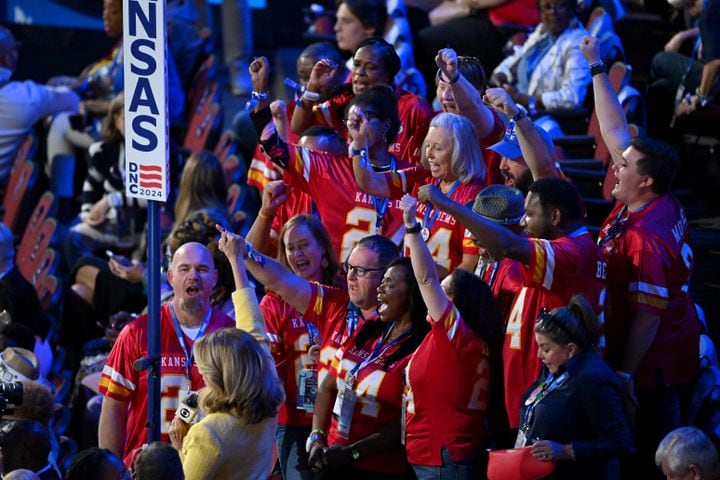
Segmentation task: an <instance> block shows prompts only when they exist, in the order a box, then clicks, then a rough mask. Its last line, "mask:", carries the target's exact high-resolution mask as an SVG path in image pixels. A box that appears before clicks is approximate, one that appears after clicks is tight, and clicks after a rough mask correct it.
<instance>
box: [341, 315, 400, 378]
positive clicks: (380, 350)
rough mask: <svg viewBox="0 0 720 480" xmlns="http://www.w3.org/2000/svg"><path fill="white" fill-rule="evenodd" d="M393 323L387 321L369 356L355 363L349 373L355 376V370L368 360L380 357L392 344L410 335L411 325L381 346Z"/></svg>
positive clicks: (363, 365)
mask: <svg viewBox="0 0 720 480" xmlns="http://www.w3.org/2000/svg"><path fill="white" fill-rule="evenodd" d="M392 327H393V324H392V323H389V324H388V326H387V327H385V331H384V332H383V334H382V337H380V340H378V342H377V343H376V344H375V347H374V348H373V351H372V353H371V354H370V356H369V357H367V358H366V359H365V360H363V361H362V362H361V363H358V364H356V365H355V366H354V367H353V369H352V370H350V375H352V376H353V377H355V378H357V372H358V371H360V370H361V369H363V368H365V366H367V365H368V364H369V363H370V362H372V361H373V360H375V359H376V358H378V357H381V356H382V355H383V354H384V353H385V352H387V351H388V350H389V349H390V347H392V346H393V345H396V344H397V343H398V342H400V340H402V339H404V338H405V337H407V336H408V335H410V332H412V327H410V328H408V329H407V330H405V331H404V332H402V333H401V334H400V335H399V336H398V337H397V338H396V339H395V340H393V341H391V342H390V343H388V344H387V345H385V348H383V345H384V344H385V337H386V336H387V335H388V333H390V330H391V329H392Z"/></svg>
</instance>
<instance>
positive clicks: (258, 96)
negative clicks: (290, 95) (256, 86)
mask: <svg viewBox="0 0 720 480" xmlns="http://www.w3.org/2000/svg"><path fill="white" fill-rule="evenodd" d="M269 96H270V92H256V91H255V90H253V91H252V93H251V94H250V98H252V99H254V100H257V101H259V102H262V101H263V100H267V99H268V97H269Z"/></svg>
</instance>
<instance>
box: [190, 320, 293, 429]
mask: <svg viewBox="0 0 720 480" xmlns="http://www.w3.org/2000/svg"><path fill="white" fill-rule="evenodd" d="M193 350H194V352H195V357H196V361H197V365H198V369H199V370H200V373H202V375H203V378H204V379H205V388H203V389H202V390H201V391H200V404H201V405H203V406H204V408H205V409H206V410H207V411H208V412H210V413H214V412H229V413H234V414H236V415H239V416H241V417H243V418H244V419H246V420H247V422H248V423H251V424H254V423H259V422H261V421H262V420H264V419H265V418H268V417H272V416H275V415H277V413H278V410H279V408H280V405H281V404H282V403H283V402H284V401H285V392H284V391H283V388H282V385H281V384H280V380H279V379H278V376H277V374H276V373H275V364H274V363H273V360H272V357H270V356H269V355H268V354H267V353H265V351H264V350H263V349H262V347H261V346H260V344H259V343H258V342H257V341H256V340H255V339H254V338H253V337H252V335H250V334H249V333H247V332H244V331H242V330H239V329H236V328H224V329H221V330H216V331H215V332H213V333H211V334H210V335H205V336H203V337H200V338H199V339H198V340H197V341H196V342H195V345H194V347H193Z"/></svg>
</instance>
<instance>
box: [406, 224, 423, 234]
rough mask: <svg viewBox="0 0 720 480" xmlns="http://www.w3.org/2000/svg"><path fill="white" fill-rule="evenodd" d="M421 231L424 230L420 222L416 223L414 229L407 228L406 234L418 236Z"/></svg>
mask: <svg viewBox="0 0 720 480" xmlns="http://www.w3.org/2000/svg"><path fill="white" fill-rule="evenodd" d="M420 230H422V225H420V222H415V225H413V226H412V227H405V233H408V234H411V235H417V234H418V233H420Z"/></svg>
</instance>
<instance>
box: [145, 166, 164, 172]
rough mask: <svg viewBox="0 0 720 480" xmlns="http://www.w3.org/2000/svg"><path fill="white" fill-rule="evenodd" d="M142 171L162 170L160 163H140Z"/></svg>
mask: <svg viewBox="0 0 720 480" xmlns="http://www.w3.org/2000/svg"><path fill="white" fill-rule="evenodd" d="M140 171H141V172H162V167H161V166H160V165H140Z"/></svg>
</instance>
